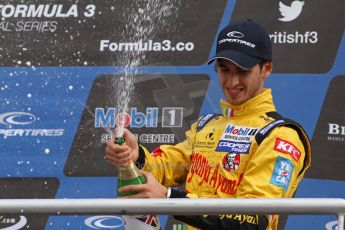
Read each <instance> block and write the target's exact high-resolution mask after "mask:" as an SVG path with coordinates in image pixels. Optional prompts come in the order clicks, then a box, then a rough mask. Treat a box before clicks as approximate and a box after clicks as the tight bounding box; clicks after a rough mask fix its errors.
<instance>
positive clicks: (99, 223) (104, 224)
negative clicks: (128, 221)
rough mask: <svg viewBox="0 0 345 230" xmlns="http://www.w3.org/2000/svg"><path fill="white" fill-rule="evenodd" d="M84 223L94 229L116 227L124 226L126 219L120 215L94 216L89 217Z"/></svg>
mask: <svg viewBox="0 0 345 230" xmlns="http://www.w3.org/2000/svg"><path fill="white" fill-rule="evenodd" d="M84 223H85V224H86V225H87V226H88V227H90V228H94V229H101V228H107V229H114V228H120V227H122V226H124V224H125V223H124V221H123V219H122V218H121V217H118V216H92V217H89V218H87V219H86V220H85V221H84Z"/></svg>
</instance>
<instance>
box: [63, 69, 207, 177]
mask: <svg viewBox="0 0 345 230" xmlns="http://www.w3.org/2000/svg"><path fill="white" fill-rule="evenodd" d="M120 77H121V74H118V75H101V76H98V77H97V78H96V79H95V81H94V83H93V85H92V88H91V91H90V94H89V97H88V100H87V102H86V106H85V107H84V110H83V113H82V117H81V120H80V123H79V127H78V130H77V133H76V135H75V137H74V140H73V144H72V147H71V149H70V152H69V156H68V159H67V162H66V164H65V168H64V173H65V175H67V176H114V175H116V171H115V170H114V168H113V167H111V166H110V165H109V164H107V163H106V161H105V159H104V154H105V152H104V149H105V143H106V142H107V141H108V140H109V139H110V138H111V137H112V135H113V133H112V132H113V130H114V128H115V127H117V125H118V124H120V123H121V124H122V125H123V126H124V127H126V128H127V129H129V130H130V131H131V132H132V133H133V134H134V135H136V136H137V137H138V142H139V143H140V144H142V145H143V146H145V147H147V148H148V149H149V150H150V151H152V150H153V149H154V148H156V147H158V146H159V145H161V144H175V143H177V142H180V141H183V140H184V139H185V131H186V130H187V129H188V128H189V127H190V125H191V124H192V123H193V122H195V121H196V120H197V119H198V117H199V111H200V109H201V106H202V104H203V101H204V95H205V94H206V91H207V88H208V85H209V76H207V75H193V74H190V75H137V76H135V77H134V79H135V83H134V88H135V90H134V91H133V93H132V94H131V95H132V98H131V99H130V102H129V106H128V110H126V111H122V110H121V109H120V108H118V106H117V103H118V101H117V98H116V97H117V93H118V91H119V90H120V88H119V87H120V86H119V84H120V83H119V81H118V80H119V78H120ZM85 143H87V144H85Z"/></svg>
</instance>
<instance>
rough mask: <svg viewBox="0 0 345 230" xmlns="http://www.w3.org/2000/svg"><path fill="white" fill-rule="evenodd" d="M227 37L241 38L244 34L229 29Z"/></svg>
mask: <svg viewBox="0 0 345 230" xmlns="http://www.w3.org/2000/svg"><path fill="white" fill-rule="evenodd" d="M227 35H228V37H229V38H243V37H244V35H243V34H242V33H241V32H239V31H231V32H229V33H227Z"/></svg>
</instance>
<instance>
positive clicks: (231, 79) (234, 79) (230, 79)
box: [226, 73, 240, 87]
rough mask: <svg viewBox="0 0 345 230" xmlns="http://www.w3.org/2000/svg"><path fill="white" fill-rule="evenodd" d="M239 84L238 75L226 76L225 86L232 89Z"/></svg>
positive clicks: (230, 74)
mask: <svg viewBox="0 0 345 230" xmlns="http://www.w3.org/2000/svg"><path fill="white" fill-rule="evenodd" d="M239 82H240V78H239V76H238V74H234V73H228V75H227V76H226V84H227V85H228V86H231V87H234V86H236V85H237V84H238V83H239Z"/></svg>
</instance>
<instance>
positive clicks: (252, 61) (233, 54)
mask: <svg viewBox="0 0 345 230" xmlns="http://www.w3.org/2000/svg"><path fill="white" fill-rule="evenodd" d="M216 59H225V60H228V61H231V62H233V63H234V64H235V65H237V66H239V67H241V68H242V69H250V68H252V67H253V66H255V65H256V64H258V63H259V62H260V59H258V58H253V57H251V56H248V55H246V54H243V53H240V52H238V51H235V50H225V51H221V52H219V53H217V54H216V56H214V57H212V58H210V59H209V60H208V61H207V64H208V65H209V64H211V63H212V62H213V61H214V60H216Z"/></svg>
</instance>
